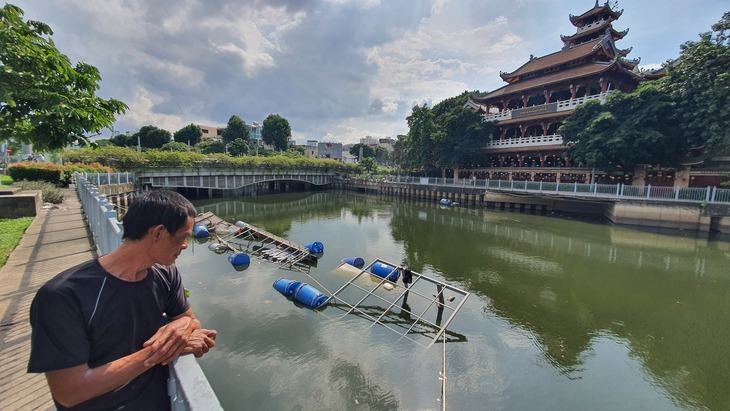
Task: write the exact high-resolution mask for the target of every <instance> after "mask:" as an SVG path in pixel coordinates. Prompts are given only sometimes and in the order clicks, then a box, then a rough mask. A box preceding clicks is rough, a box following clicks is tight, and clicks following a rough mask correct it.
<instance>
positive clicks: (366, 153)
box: [350, 143, 375, 159]
mask: <svg viewBox="0 0 730 411" xmlns="http://www.w3.org/2000/svg"><path fill="white" fill-rule="evenodd" d="M360 149H362V158H373V157H375V150H373V148H372V147H370V146H369V145H367V144H362V143H358V144H355V145H354V146H352V148H351V149H350V155H352V156H353V157H355V158H358V159H359V158H360Z"/></svg>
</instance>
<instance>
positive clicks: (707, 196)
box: [705, 186, 712, 203]
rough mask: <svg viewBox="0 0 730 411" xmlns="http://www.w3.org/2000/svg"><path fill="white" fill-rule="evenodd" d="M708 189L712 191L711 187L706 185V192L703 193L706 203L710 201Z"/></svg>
mask: <svg viewBox="0 0 730 411" xmlns="http://www.w3.org/2000/svg"><path fill="white" fill-rule="evenodd" d="M710 191H712V190H711V187H710V186H707V193H706V194H705V201H707V202H708V203H709V202H710Z"/></svg>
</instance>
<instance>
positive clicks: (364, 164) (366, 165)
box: [357, 157, 375, 174]
mask: <svg viewBox="0 0 730 411" xmlns="http://www.w3.org/2000/svg"><path fill="white" fill-rule="evenodd" d="M357 165H358V168H359V169H360V174H365V173H372V172H373V171H375V160H374V159H373V157H366V158H363V159H362V160H360V162H359V163H358V164H357Z"/></svg>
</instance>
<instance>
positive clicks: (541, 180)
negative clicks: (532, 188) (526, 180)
mask: <svg viewBox="0 0 730 411" xmlns="http://www.w3.org/2000/svg"><path fill="white" fill-rule="evenodd" d="M540 192H541V193H542V180H540Z"/></svg>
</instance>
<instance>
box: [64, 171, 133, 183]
mask: <svg viewBox="0 0 730 411" xmlns="http://www.w3.org/2000/svg"><path fill="white" fill-rule="evenodd" d="M76 175H81V176H83V177H84V179H85V180H86V181H87V182H89V183H91V184H93V185H96V186H108V185H113V184H127V183H134V182H135V181H136V180H137V176H136V175H135V174H134V173H130V172H125V173H86V172H84V173H76Z"/></svg>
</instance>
